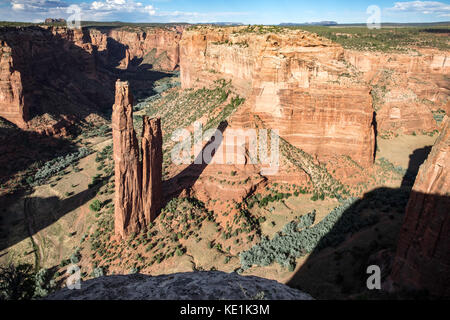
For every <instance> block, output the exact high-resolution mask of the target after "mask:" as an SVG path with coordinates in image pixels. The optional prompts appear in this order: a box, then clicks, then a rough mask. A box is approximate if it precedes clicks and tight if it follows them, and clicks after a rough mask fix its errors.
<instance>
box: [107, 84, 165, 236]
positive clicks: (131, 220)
mask: <svg viewBox="0 0 450 320" xmlns="http://www.w3.org/2000/svg"><path fill="white" fill-rule="evenodd" d="M112 129H113V149H114V151H113V152H114V162H115V212H114V216H115V220H114V222H115V233H116V235H117V236H119V237H121V238H125V237H126V236H127V235H129V234H131V233H134V232H135V233H138V232H139V231H141V230H143V229H145V228H147V226H148V225H149V223H150V222H152V221H153V220H154V219H155V218H156V215H157V213H158V211H159V210H160V208H161V195H162V194H161V192H162V133H161V120H160V119H159V118H153V119H150V118H148V117H144V118H143V132H142V148H141V149H140V148H139V143H138V139H137V137H136V133H135V131H134V127H133V97H132V95H131V92H130V90H129V86H128V82H122V81H120V80H118V81H117V82H116V97H115V104H114V106H113V114H112ZM140 153H141V155H142V160H140Z"/></svg>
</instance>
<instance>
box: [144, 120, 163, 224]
mask: <svg viewBox="0 0 450 320" xmlns="http://www.w3.org/2000/svg"><path fill="white" fill-rule="evenodd" d="M161 191H162V133H161V120H160V119H159V118H154V119H150V118H148V117H144V119H143V126H142V200H143V206H144V221H153V220H154V219H155V218H156V215H157V213H158V211H159V210H160V209H161V198H162V193H161Z"/></svg>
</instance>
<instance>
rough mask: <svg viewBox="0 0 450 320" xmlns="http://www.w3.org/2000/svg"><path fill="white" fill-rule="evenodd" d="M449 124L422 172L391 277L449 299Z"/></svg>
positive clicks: (406, 285)
mask: <svg viewBox="0 0 450 320" xmlns="http://www.w3.org/2000/svg"><path fill="white" fill-rule="evenodd" d="M449 163H450V123H449V118H448V117H446V118H445V119H444V123H443V128H442V132H441V135H440V137H439V138H438V140H437V141H436V143H435V145H434V146H433V148H432V149H431V153H430V154H429V156H428V159H427V160H426V162H425V163H424V164H422V166H421V167H420V169H419V173H418V175H417V178H416V181H415V183H414V187H413V189H412V192H411V196H410V199H409V202H408V206H407V208H406V215H405V219H404V222H403V227H402V230H401V232H400V235H399V240H398V247H397V253H396V256H395V260H394V264H393V269H392V278H393V280H394V282H396V283H398V284H399V285H401V286H403V287H406V288H410V289H417V290H421V289H426V290H428V291H429V292H430V293H432V294H434V295H437V296H442V297H447V298H448V297H450V215H449V213H450V172H449V168H448V164H449Z"/></svg>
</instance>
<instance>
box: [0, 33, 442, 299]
mask: <svg viewBox="0 0 450 320" xmlns="http://www.w3.org/2000/svg"><path fill="white" fill-rule="evenodd" d="M330 29H331V28H330ZM336 32H338V31H336ZM380 32H383V31H380ZM386 32H389V31H386ZM0 45H1V46H0V53H1V56H0V117H1V118H2V119H0V120H1V121H0V125H1V126H0V134H1V136H0V140H1V141H2V142H3V143H2V145H1V146H0V147H1V150H3V151H4V155H5V156H4V157H3V158H2V159H0V160H1V162H0V163H1V164H5V165H4V166H3V167H4V168H2V170H1V172H0V174H1V176H0V178H2V180H0V183H1V187H2V188H1V193H0V205H1V207H2V208H1V209H2V210H0V218H1V219H2V223H4V225H5V227H2V228H0V245H1V248H0V261H2V262H3V261H6V260H7V259H11V260H15V259H16V260H17V261H19V262H23V261H26V262H28V263H30V262H32V263H34V264H35V265H36V268H38V267H40V268H43V270H47V271H48V272H49V273H51V272H53V275H52V277H53V279H54V280H55V281H57V282H58V283H59V284H58V285H61V284H62V283H63V282H64V281H65V280H66V279H67V273H66V271H67V270H68V266H69V265H70V263H75V264H77V265H78V266H80V268H81V270H82V278H83V280H88V282H89V281H90V282H89V283H86V285H87V287H89V288H91V289H89V290H86V291H83V294H84V295H86V296H89V297H92V294H94V295H97V296H102V295H105V296H108V297H109V296H110V297H112V298H117V293H116V292H115V293H113V292H105V290H103V289H101V290H97V289H96V286H97V285H100V286H109V285H112V286H116V285H119V284H121V283H123V282H124V281H134V280H135V277H139V275H129V276H114V277H112V275H117V274H126V273H129V274H133V273H142V274H146V275H152V276H157V275H164V276H161V278H158V279H156V278H155V279H153V280H151V278H150V280H148V282H145V283H144V282H142V281H137V282H136V283H134V282H133V283H131V282H130V283H131V284H130V285H129V286H128V287H127V288H130V289H129V290H131V291H132V290H134V288H140V287H145V288H147V289H146V290H148V286H149V283H152V284H153V283H156V285H159V282H158V281H159V279H162V281H166V279H167V277H170V276H167V274H173V276H174V277H175V278H177V279H178V278H179V279H180V281H181V282H183V281H184V280H186V279H187V278H189V279H190V277H192V279H195V278H196V277H200V276H201V275H199V272H198V271H207V270H209V271H208V272H209V273H208V272H207V273H208V274H207V273H203V274H204V275H205V277H206V279H209V278H208V277H210V276H211V273H212V272H213V271H214V270H220V271H225V272H230V273H233V275H232V276H230V279H235V280H237V279H240V280H242V278H243V277H241V276H238V275H236V274H234V272H237V273H239V274H240V275H243V276H259V277H263V278H266V279H274V280H277V281H278V282H283V283H287V284H288V285H289V286H291V287H295V288H298V289H300V290H301V291H303V292H308V293H309V294H311V295H312V296H314V297H318V298H338V299H341V298H351V299H359V298H367V296H366V295H367V294H369V293H368V292H367V290H366V289H367V288H366V287H365V280H364V281H362V280H361V279H362V277H364V276H365V273H364V272H363V271H361V270H365V268H366V266H367V264H368V263H369V262H370V263H371V264H373V263H375V264H377V263H380V264H382V263H381V262H383V263H384V261H381V262H380V259H379V258H380V257H382V258H384V257H386V256H389V259H391V260H393V263H392V264H389V263H387V264H386V265H389V267H386V270H388V272H389V273H390V275H391V276H390V277H391V278H392V281H393V283H394V284H395V288H396V289H398V288H407V289H408V290H411V289H413V290H420V289H427V290H428V292H429V294H431V295H432V296H433V297H435V296H438V297H439V296H448V290H447V289H446V288H447V287H448V285H447V284H448V277H446V275H447V274H448V266H449V265H448V259H449V257H448V254H447V252H448V246H447V242H448V241H446V240H448V239H447V235H448V231H449V230H448V219H447V217H446V213H447V212H448V208H449V207H450V204H449V202H448V199H449V197H448V196H449V189H450V186H449V185H448V177H447V168H446V167H445V166H446V163H447V162H448V160H449V159H448V144H449V141H448V135H449V129H448V126H449V120H448V114H449V112H450V109H449V108H450V100H449V96H450V87H449V85H450V82H449V78H448V74H449V71H450V65H449V59H448V50H446V49H442V48H437V47H432V46H431V47H427V46H424V47H415V46H409V47H407V48H399V50H395V51H393V52H385V51H376V50H375V51H371V50H366V49H363V50H361V49H360V50H356V49H354V48H348V47H345V46H344V45H342V44H339V43H338V42H336V41H332V40H330V39H329V38H326V37H321V36H319V35H317V34H315V33H312V32H308V31H305V30H302V29H301V28H280V27H276V26H240V27H235V26H227V27H224V26H210V25H195V26H194V25H191V26H186V25H178V26H177V25H165V26H158V27H149V26H147V27H144V26H138V25H133V26H86V27H83V28H82V29H74V30H71V29H67V28H65V27H57V26H51V25H44V26H30V27H2V28H0ZM400 49H404V50H400ZM3 119H5V120H3ZM194 123H197V124H198V123H201V124H202V126H203V128H204V129H216V130H217V131H216V132H220V133H221V134H222V135H223V140H220V141H219V149H217V151H215V152H214V154H211V155H212V158H213V160H223V159H220V157H223V158H224V159H228V158H229V157H230V158H233V159H234V160H237V158H238V157H240V156H241V157H243V159H244V161H243V163H239V164H237V163H224V164H222V163H215V162H214V161H213V162H212V163H211V164H208V163H205V161H203V160H202V158H201V154H202V153H203V151H205V150H206V151H207V150H209V147H210V146H211V145H212V143H213V142H214V143H216V142H217V141H216V139H215V138H210V137H206V136H203V137H200V138H201V140H202V141H201V142H200V143H199V144H198V145H197V144H193V145H189V146H188V148H187V151H189V152H190V160H191V161H190V162H189V161H188V162H189V163H181V164H178V163H174V162H173V161H172V159H171V151H172V150H173V148H174V145H175V143H176V141H175V140H176V139H174V138H173V136H172V134H173V133H174V132H176V130H177V129H184V132H187V133H188V134H189V135H192V134H193V133H194V131H195V129H194V128H195V125H194ZM246 129H256V130H260V129H268V130H269V131H270V132H271V133H273V132H275V131H276V134H277V135H278V136H279V138H280V140H279V146H278V147H279V148H278V151H279V160H280V161H279V168H277V171H276V172H275V174H268V173H267V172H268V171H265V170H264V169H267V168H266V166H264V165H262V164H261V163H257V164H254V163H251V159H250V158H251V156H250V154H249V153H250V141H247V140H245V139H244V140H245V141H243V140H241V141H240V140H239V139H236V140H237V144H235V138H236V131H235V130H238V131H239V130H241V131H239V132H243V131H242V130H246ZM271 139H272V138H271ZM8 142H9V143H10V144H11V146H9V145H8ZM191 142H192V141H191ZM269 149H270V148H269ZM81 150H83V151H82V152H81ZM199 152H200V153H199ZM80 154H81V155H80ZM77 155H80V157H79V158H76V156H77ZM427 157H428V159H427ZM15 158H20V159H15ZM194 159H195V160H199V159H200V160H201V161H195V163H192V162H193V161H194ZM425 159H427V160H426V162H424V161H425ZM423 162H424V163H423ZM422 163H423V164H422ZM421 164H422V166H420V165H421ZM419 167H420V170H419ZM416 175H417V178H416ZM42 176H44V178H42ZM36 177H37V178H36ZM408 199H409V200H408ZM6 226H7V227H6ZM319 236H320V237H319ZM291 242H295V246H293V245H292V243H291ZM280 243H281V245H280ZM277 246H279V247H277ZM324 248H326V250H322V249H324ZM261 254H262V255H265V256H263V257H261V256H259V255H261ZM274 257H276V258H274ZM269 258H270V259H269ZM377 259H378V260H377ZM389 259H386V260H389ZM373 260H374V261H375V260H376V261H375V262H373ZM381 260H383V259H381ZM8 261H9V260H8ZM391 262H392V261H391ZM244 266H245V267H244ZM383 266H384V265H383ZM50 270H51V271H50ZM55 270H57V272H55ZM185 272H190V274H191V275H186V274H185ZM383 272H384V273H385V270H384V269H383ZM104 275H106V276H107V277H102V276H104ZM110 276H111V277H110ZM217 276H218V277H219V276H220V275H217ZM220 277H221V276H220ZM92 278H99V279H92ZM89 279H92V280H89ZM183 279H184V280H183ZM223 279H225V278H223ZM157 280H158V281H157ZM206 281H207V280H206ZM224 281H225V280H224ZM255 281H256V280H255ZM265 283H266V285H267V286H269V284H268V282H265ZM219 284H220V283H219ZM397 286H398V287H397ZM178 287H179V284H177V283H176V282H174V288H175V290H176V289H177V288H178ZM250 287H252V286H250ZM206 289H208V288H206ZM235 289H236V288H234V287H233V288H231V287H230V290H231V291H230V292H231V293H232V295H231V296H233V297H234V296H237V293H236V291H235ZM90 290H93V291H92V292H91V291H90ZM127 290H128V289H127ZM199 290H200V291H202V290H205V288H199ZM279 290H281V291H283V290H287V288H284V289H283V288H281V287H279ZM131 291H130V293H129V294H130V296H135V295H134V293H131ZM288 291H289V290H288ZM202 292H203V291H202ZM286 292H287V291H286ZM292 292H293V293H292V295H296V294H300V293H299V292H298V291H296V293H295V292H294V291H292ZM393 292H394V293H392V294H394V295H395V294H396V293H395V292H397V291H393ZM174 294H175V293H174V292H169V291H167V296H174ZM372 294H373V293H372ZM287 295H288V296H291V293H290V291H289V293H287ZM301 295H302V294H300V296H301ZM62 296H64V297H65V298H72V296H71V294H70V292H68V291H67V290H66V291H63V292H60V297H62ZM297 296H298V295H297ZM56 297H58V295H57V296H56ZM240 297H241V296H239V298H240ZM303 297H308V298H309V296H303ZM378 297H380V296H378Z"/></svg>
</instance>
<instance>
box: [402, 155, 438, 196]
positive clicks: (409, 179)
mask: <svg viewBox="0 0 450 320" xmlns="http://www.w3.org/2000/svg"><path fill="white" fill-rule="evenodd" d="M431 147H432V146H426V147H423V148H420V149H416V150H414V151H413V153H411V154H410V155H409V164H408V169H407V170H406V174H405V176H404V177H403V180H402V187H405V186H412V185H413V184H414V181H415V180H416V176H417V172H419V168H420V166H421V165H422V163H424V162H425V160H426V159H427V158H428V155H429V154H430V152H431Z"/></svg>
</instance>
